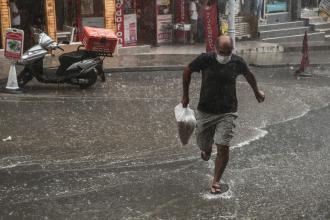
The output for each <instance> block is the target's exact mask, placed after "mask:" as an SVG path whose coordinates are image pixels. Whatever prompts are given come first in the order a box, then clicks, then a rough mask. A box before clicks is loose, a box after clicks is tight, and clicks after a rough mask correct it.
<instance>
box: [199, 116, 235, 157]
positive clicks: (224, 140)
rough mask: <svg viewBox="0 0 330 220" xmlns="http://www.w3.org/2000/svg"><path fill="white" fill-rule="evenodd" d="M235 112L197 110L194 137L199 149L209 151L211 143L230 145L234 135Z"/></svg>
mask: <svg viewBox="0 0 330 220" xmlns="http://www.w3.org/2000/svg"><path fill="white" fill-rule="evenodd" d="M237 117H238V115H237V113H226V114H217V115H215V114H208V113H205V112H201V111H197V112H196V119H197V126H196V139H197V145H198V147H199V148H200V149H201V150H205V151H209V150H211V149H212V145H213V143H215V144H217V145H224V146H230V141H231V139H232V138H233V135H234V131H233V130H234V128H235V127H236V126H235V123H234V122H235V120H236V118H237Z"/></svg>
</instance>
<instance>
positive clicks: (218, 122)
mask: <svg viewBox="0 0 330 220" xmlns="http://www.w3.org/2000/svg"><path fill="white" fill-rule="evenodd" d="M232 51H233V42H232V40H231V38H230V37H229V36H220V37H219V38H218V39H217V41H216V52H212V53H202V54H201V55H199V56H198V57H197V58H196V59H195V60H193V61H192V62H191V63H190V64H189V65H188V66H187V67H186V68H185V69H184V72H183V96H182V101H181V102H182V105H183V107H186V106H187V105H188V103H189V85H190V81H191V74H192V73H193V72H202V85H201V91H200V99H199V104H198V108H197V110H198V111H197V114H196V119H197V127H196V136H197V145H198V146H199V148H200V149H201V157H202V159H203V160H205V161H208V160H209V159H210V157H211V153H212V145H213V143H215V145H216V147H217V156H216V160H215V171H214V178H213V182H212V185H211V193H212V194H219V193H221V189H220V179H221V176H222V174H223V172H224V170H225V168H226V165H227V163H228V160H229V143H230V141H231V139H232V137H233V129H234V127H235V124H234V121H235V119H236V118H237V117H238V115H237V97H236V78H237V76H238V75H240V74H242V75H243V76H244V77H245V78H246V80H247V82H248V83H249V85H250V86H251V88H252V89H253V91H254V94H255V97H256V99H257V100H258V102H259V103H261V102H263V101H264V100H265V94H264V93H263V92H262V91H260V90H259V89H258V86H257V82H256V79H255V77H254V75H253V74H252V72H251V71H250V69H249V67H248V66H247V64H246V62H245V61H244V60H243V59H242V58H241V57H239V56H237V55H235V54H232Z"/></svg>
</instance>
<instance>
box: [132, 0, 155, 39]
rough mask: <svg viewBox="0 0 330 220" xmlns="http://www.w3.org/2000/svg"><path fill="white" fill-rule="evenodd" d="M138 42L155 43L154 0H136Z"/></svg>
mask: <svg viewBox="0 0 330 220" xmlns="http://www.w3.org/2000/svg"><path fill="white" fill-rule="evenodd" d="M136 14H137V27H138V28H137V36H138V37H137V39H138V44H152V45H155V44H156V42H157V41H156V32H157V30H156V29H157V26H156V0H136Z"/></svg>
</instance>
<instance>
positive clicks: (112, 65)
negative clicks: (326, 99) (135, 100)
mask: <svg viewBox="0 0 330 220" xmlns="http://www.w3.org/2000/svg"><path fill="white" fill-rule="evenodd" d="M257 46H259V47H257ZM262 46H264V47H265V48H266V49H264V50H271V49H269V48H270V45H269V44H268V45H266V44H264V43H258V42H239V43H238V44H237V48H238V53H237V54H238V55H240V56H242V57H243V58H244V59H246V61H247V62H248V63H249V64H250V65H253V66H258V67H280V66H294V65H298V64H300V59H301V52H276V53H267V52H256V48H262ZM271 47H274V48H276V47H277V45H271ZM243 48H244V49H243ZM267 48H268V49H267ZM274 48H273V49H274ZM204 50H205V49H204V45H189V46H188V45H187V46H161V47H154V48H152V49H151V52H150V53H145V54H137V55H115V56H114V57H110V58H106V59H105V60H104V69H105V71H106V72H118V71H153V70H154V71H155V70H179V69H182V68H183V67H184V66H185V65H187V64H188V63H189V62H191V60H192V59H194V58H195V57H196V56H197V55H198V54H200V53H202V52H204ZM258 50H261V49H258ZM274 50H275V49H274ZM309 54H310V63H311V65H330V59H329V57H330V50H325V51H310V53H309ZM57 59H58V57H57V56H47V57H46V59H45V66H57V65H58V60H57ZM8 72H9V62H8V60H7V59H6V58H4V57H3V55H0V79H3V78H6V77H7V76H8Z"/></svg>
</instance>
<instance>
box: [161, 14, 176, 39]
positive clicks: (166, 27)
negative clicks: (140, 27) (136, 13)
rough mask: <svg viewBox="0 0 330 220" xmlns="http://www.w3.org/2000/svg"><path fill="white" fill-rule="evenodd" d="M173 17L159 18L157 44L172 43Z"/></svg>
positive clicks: (164, 16)
mask: <svg viewBox="0 0 330 220" xmlns="http://www.w3.org/2000/svg"><path fill="white" fill-rule="evenodd" d="M172 26H173V25H172V15H159V16H157V43H170V42H172Z"/></svg>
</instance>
